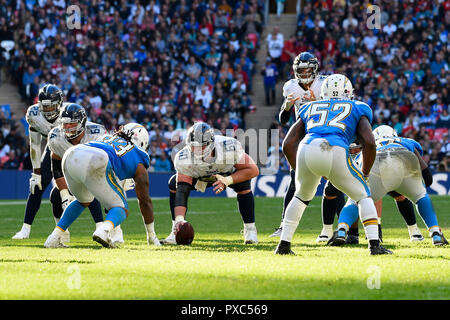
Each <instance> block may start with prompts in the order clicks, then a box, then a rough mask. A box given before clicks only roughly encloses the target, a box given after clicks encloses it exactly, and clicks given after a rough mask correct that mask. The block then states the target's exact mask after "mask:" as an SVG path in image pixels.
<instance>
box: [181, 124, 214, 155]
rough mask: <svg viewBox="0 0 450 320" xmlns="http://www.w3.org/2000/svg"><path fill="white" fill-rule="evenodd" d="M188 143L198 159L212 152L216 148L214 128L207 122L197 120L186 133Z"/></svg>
mask: <svg viewBox="0 0 450 320" xmlns="http://www.w3.org/2000/svg"><path fill="white" fill-rule="evenodd" d="M186 144H187V145H188V147H189V148H190V150H191V152H192V154H193V155H194V157H195V158H197V159H202V158H204V157H206V156H208V155H210V154H211V152H212V151H213V149H214V129H213V128H211V127H210V126H209V125H208V124H207V123H205V122H196V123H194V125H193V126H192V127H190V128H189V130H188V132H187V134H186Z"/></svg>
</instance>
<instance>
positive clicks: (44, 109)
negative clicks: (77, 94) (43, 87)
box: [39, 100, 61, 121]
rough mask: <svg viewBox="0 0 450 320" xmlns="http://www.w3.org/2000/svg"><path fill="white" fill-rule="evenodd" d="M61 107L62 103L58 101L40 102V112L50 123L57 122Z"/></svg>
mask: <svg viewBox="0 0 450 320" xmlns="http://www.w3.org/2000/svg"><path fill="white" fill-rule="evenodd" d="M60 107H61V102H60V101H58V100H53V101H52V100H42V101H39V110H40V111H41V113H42V114H43V115H44V117H45V119H47V120H49V121H51V120H55V119H56V118H57V117H58V115H59V108H60Z"/></svg>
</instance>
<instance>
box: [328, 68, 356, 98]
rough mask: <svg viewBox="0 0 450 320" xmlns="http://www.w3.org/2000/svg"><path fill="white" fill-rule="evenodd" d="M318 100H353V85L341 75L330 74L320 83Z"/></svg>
mask: <svg viewBox="0 0 450 320" xmlns="http://www.w3.org/2000/svg"><path fill="white" fill-rule="evenodd" d="M320 98H321V99H322V100H328V99H346V100H352V99H353V85H352V83H351V81H350V80H349V79H348V78H347V77H346V76H344V75H343V74H337V73H336V74H332V75H331V76H328V77H327V78H326V79H325V81H324V82H323V83H322V88H321V89H320Z"/></svg>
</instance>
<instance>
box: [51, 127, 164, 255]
mask: <svg viewBox="0 0 450 320" xmlns="http://www.w3.org/2000/svg"><path fill="white" fill-rule="evenodd" d="M148 140H149V136H148V132H147V130H145V128H144V127H143V126H141V125H139V124H137V123H129V124H127V125H125V126H124V127H121V128H120V130H119V131H117V132H116V133H115V134H114V135H105V136H103V137H102V138H101V139H100V141H95V142H89V143H87V144H80V145H77V146H74V147H71V148H70V149H69V150H67V151H66V153H65V154H64V157H63V159H62V167H63V173H64V177H65V178H66V181H67V185H68V187H69V190H70V192H71V193H72V194H73V195H74V196H75V198H76V200H74V201H72V202H71V203H70V204H69V205H68V206H67V208H66V209H65V210H64V213H63V216H62V218H61V220H60V221H59V223H58V225H57V226H56V228H55V230H53V232H52V234H50V236H49V237H48V238H47V241H46V242H45V244H44V246H45V247H47V248H58V247H61V236H62V235H63V233H64V231H65V230H66V229H67V228H68V227H69V226H70V225H71V224H72V223H73V222H74V221H75V220H76V219H77V218H78V217H79V216H80V214H81V213H82V212H83V211H84V209H85V208H86V207H87V206H89V204H90V203H91V202H92V201H93V200H94V198H96V199H98V200H99V201H100V203H101V204H102V205H103V206H104V207H105V209H106V210H108V214H107V216H106V219H105V222H104V223H103V224H102V226H100V227H99V228H97V229H96V230H95V232H94V234H93V235H92V238H93V240H94V241H96V242H98V243H100V244H101V245H102V246H104V247H108V248H112V247H114V244H113V242H112V240H111V237H110V232H111V230H112V229H113V228H114V227H117V226H118V225H120V224H121V223H122V222H123V221H124V220H125V218H126V217H127V215H128V203H127V201H126V198H125V197H126V194H125V192H124V190H123V188H122V187H121V185H120V184H119V182H118V181H119V180H124V179H130V178H132V179H133V180H134V182H135V185H136V186H135V190H136V196H137V198H138V200H139V208H140V210H141V213H142V217H143V219H144V224H145V228H146V231H147V241H148V242H149V243H153V244H155V245H160V243H159V240H158V238H157V237H156V234H155V230H154V223H153V221H154V215H153V205H152V201H151V199H150V197H149V190H148V189H149V181H148V173H147V168H148V167H149V163H150V158H149V156H148V154H147V152H146V149H147V146H148Z"/></svg>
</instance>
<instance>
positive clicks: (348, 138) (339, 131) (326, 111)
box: [299, 99, 373, 149]
mask: <svg viewBox="0 0 450 320" xmlns="http://www.w3.org/2000/svg"><path fill="white" fill-rule="evenodd" d="M363 116H365V117H367V119H368V120H369V122H370V123H371V122H372V117H373V116H372V109H371V108H370V107H369V105H368V104H366V103H364V102H361V101H355V100H333V99H332V100H319V101H313V102H309V103H308V104H306V105H305V107H304V108H302V109H301V110H300V111H299V118H301V119H302V121H303V123H304V124H305V132H306V135H305V137H304V139H303V140H302V142H303V143H305V144H309V143H310V142H311V141H312V140H314V139H317V138H323V139H326V140H327V141H328V142H329V144H330V145H331V146H340V147H343V148H345V149H348V146H349V145H350V143H352V142H353V141H354V140H355V138H356V129H357V127H358V123H359V120H360V119H361V117H363Z"/></svg>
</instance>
